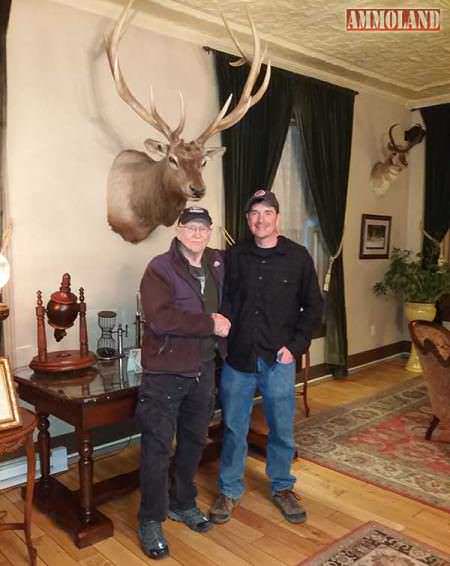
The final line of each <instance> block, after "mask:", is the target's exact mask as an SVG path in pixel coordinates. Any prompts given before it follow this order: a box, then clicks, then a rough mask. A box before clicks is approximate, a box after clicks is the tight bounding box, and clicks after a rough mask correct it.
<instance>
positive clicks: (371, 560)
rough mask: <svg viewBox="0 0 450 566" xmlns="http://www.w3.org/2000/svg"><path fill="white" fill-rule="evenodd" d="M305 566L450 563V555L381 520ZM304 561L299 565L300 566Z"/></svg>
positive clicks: (443, 565) (449, 565)
mask: <svg viewBox="0 0 450 566" xmlns="http://www.w3.org/2000/svg"><path fill="white" fill-rule="evenodd" d="M300 564H301V565H302V566H348V565H349V564H353V565H356V566H423V565H424V564H426V565H427V566H450V556H448V555H446V554H444V553H443V552H440V551H438V550H436V549H435V548H432V547H431V546H428V545H426V544H423V543H421V542H419V541H417V540H414V539H411V538H409V537H407V536H405V535H403V534H402V533H399V532H398V531H393V530H391V529H388V528H387V527H385V526H384V525H380V524H379V523H366V524H365V525H362V526H361V527H359V528H358V529H356V530H355V531H353V532H351V533H349V534H348V535H346V536H344V537H342V538H341V539H339V540H338V541H337V542H335V543H333V544H331V545H330V546H328V547H327V548H326V549H325V550H322V551H321V552H319V553H318V554H316V555H315V556H313V557H312V558H308V559H307V560H304V561H303V562H300ZM300 564H299V565H298V566H300Z"/></svg>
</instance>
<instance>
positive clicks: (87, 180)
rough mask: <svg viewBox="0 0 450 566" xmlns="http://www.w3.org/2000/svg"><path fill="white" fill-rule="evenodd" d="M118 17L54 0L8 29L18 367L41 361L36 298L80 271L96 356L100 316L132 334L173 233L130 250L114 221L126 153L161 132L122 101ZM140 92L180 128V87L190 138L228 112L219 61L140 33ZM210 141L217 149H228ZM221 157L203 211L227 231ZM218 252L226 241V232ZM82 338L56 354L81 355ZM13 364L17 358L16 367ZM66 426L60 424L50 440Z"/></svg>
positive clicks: (20, 14) (22, 12)
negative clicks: (108, 52)
mask: <svg viewBox="0 0 450 566" xmlns="http://www.w3.org/2000/svg"><path fill="white" fill-rule="evenodd" d="M111 23H112V22H111V20H108V19H106V18H101V17H98V16H95V15H93V14H90V13H87V12H85V11H79V10H76V9H73V8H69V7H65V6H63V5H60V4H55V3H53V2H49V1H47V0H15V1H14V2H13V5H12V11H11V19H10V27H9V32H8V46H7V48H8V138H7V167H8V191H9V195H8V196H9V210H10V215H11V218H12V221H13V226H14V231H13V239H12V249H11V260H12V270H13V271H12V292H10V297H11V302H10V306H11V317H10V320H9V324H10V334H11V335H12V343H13V346H14V348H13V350H12V351H11V359H12V365H15V366H16V367H17V366H22V365H28V363H29V362H30V361H31V358H32V357H33V356H34V355H35V354H36V330H35V326H36V324H35V310H34V309H35V301H36V291H37V290H38V289H40V290H42V292H43V295H44V297H45V300H48V298H49V296H50V293H52V292H53V291H56V290H57V289H58V288H59V284H60V280H61V275H62V274H63V273H64V272H66V271H67V272H69V273H70V274H71V275H72V290H77V289H78V288H79V287H80V286H83V287H84V288H85V292H86V302H87V306H88V316H87V319H88V332H89V341H90V349H91V350H94V351H95V349H96V341H97V338H98V336H99V334H100V332H99V328H98V325H97V313H98V311H99V310H102V309H112V310H115V311H117V312H118V315H119V316H118V318H119V321H121V322H122V323H124V324H125V323H128V324H129V325H130V331H131V334H132V335H133V326H132V323H133V320H134V312H135V294H136V290H137V288H138V286H139V282H140V278H141V276H142V273H143V271H144V268H145V266H146V264H147V262H148V261H149V260H150V259H151V258H152V257H153V256H155V255H156V254H158V253H161V252H163V251H165V250H166V249H167V247H168V245H169V243H170V240H171V238H172V237H173V235H174V230H173V228H165V227H160V228H157V230H156V231H155V232H154V233H153V234H152V235H151V236H150V237H149V238H148V239H147V240H146V241H145V242H143V243H141V244H138V245H133V244H129V243H127V242H124V241H123V240H122V239H121V238H120V237H119V236H118V235H117V234H114V233H113V232H112V231H111V230H110V229H109V227H108V226H107V223H106V204H105V200H106V177H107V174H108V170H109V167H110V165H111V163H112V160H113V159H114V156H115V155H116V154H117V153H118V152H119V151H120V150H121V149H124V148H135V149H143V141H144V139H146V138H148V137H153V136H154V137H156V138H158V135H157V134H156V133H155V132H154V131H153V130H152V129H151V128H150V127H149V126H147V125H146V124H145V123H144V122H142V121H141V120H140V119H139V118H138V117H137V116H136V115H135V114H134V112H133V111H132V110H131V109H129V108H128V107H127V106H126V104H125V103H123V102H122V100H121V99H120V98H119V96H118V95H117V93H116V91H115V88H114V85H113V81H112V79H111V76H110V73H109V68H108V66H107V61H106V57H105V54H104V51H103V47H102V38H103V34H104V32H105V31H106V30H108V29H110V27H111ZM121 62H122V68H123V71H124V74H125V75H126V77H127V80H128V82H129V84H130V85H131V86H132V90H133V91H134V93H135V94H136V95H137V96H138V98H140V100H142V101H145V102H146V101H147V100H148V92H149V91H148V89H149V86H150V84H152V85H153V88H154V93H155V98H156V101H157V107H158V110H159V111H160V112H161V113H162V115H163V116H164V117H166V118H167V120H168V121H169V123H171V124H176V123H177V121H178V117H179V116H178V112H179V106H178V89H181V90H182V92H183V95H184V98H185V101H186V107H187V108H186V111H187V122H186V128H185V132H184V136H185V138H186V139H192V138H193V137H195V136H196V135H198V134H199V133H200V131H201V130H202V129H203V128H204V127H205V126H206V124H207V123H208V122H209V121H210V120H211V119H212V118H213V117H214V116H215V114H216V113H217V111H218V98H217V90H216V81H215V74H214V69H213V60H212V57H211V56H210V55H208V54H207V53H206V52H205V51H204V50H203V49H202V48H201V47H198V46H193V45H191V44H187V43H185V42H183V41H179V40H174V39H169V38H166V37H163V36H160V35H157V34H155V33H152V32H149V31H146V30H143V29H139V28H137V27H134V26H131V27H130V29H129V33H128V35H127V36H126V38H125V40H124V42H123V45H122V50H121ZM219 144H220V141H219V140H218V139H212V140H211V145H219ZM221 171H222V166H221V162H220V159H218V160H213V161H211V162H210V163H209V164H208V166H207V167H206V169H205V173H204V178H205V181H206V183H207V186H208V192H207V195H206V197H205V198H204V199H203V200H202V205H203V206H206V207H207V208H208V209H209V210H210V212H211V214H212V217H213V219H214V221H215V222H216V224H217V225H221V224H222V223H223V221H222V219H223V186H222V172H221ZM211 245H217V246H219V245H221V237H220V234H219V230H218V229H216V230H215V233H214V234H213V237H212V240H211ZM77 331H78V328H73V329H71V330H70V331H69V332H68V335H67V337H66V338H65V339H64V340H63V341H62V342H60V343H59V344H56V343H55V342H54V340H53V338H52V333H50V331H48V333H47V338H48V348H49V351H52V350H56V349H69V348H73V347H77V345H78V343H77V340H78V338H77V336H78V334H77ZM14 358H15V359H14ZM66 430H68V427H67V426H62V423H60V422H58V421H54V420H53V421H52V432H53V433H60V432H65V431H66Z"/></svg>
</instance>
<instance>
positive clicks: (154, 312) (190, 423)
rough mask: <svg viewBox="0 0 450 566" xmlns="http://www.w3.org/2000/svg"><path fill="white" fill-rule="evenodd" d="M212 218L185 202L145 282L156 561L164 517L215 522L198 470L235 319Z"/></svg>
mask: <svg viewBox="0 0 450 566" xmlns="http://www.w3.org/2000/svg"><path fill="white" fill-rule="evenodd" d="M211 224H212V221H211V217H210V215H209V213H208V211H207V210H206V209H204V208H197V207H191V208H186V209H185V210H184V211H183V212H182V213H181V216H180V218H179V222H178V226H177V233H176V238H175V239H174V240H173V241H172V244H171V246H170V249H169V251H168V252H166V253H164V254H162V255H160V256H157V257H155V258H154V259H153V260H152V261H151V262H150V263H149V265H148V267H147V269H146V271H145V273H144V276H143V279H142V283H141V297H142V305H143V308H144V313H145V328H144V341H143V349H142V363H143V368H144V375H143V378H142V385H141V388H140V392H139V397H138V404H137V409H136V419H137V423H138V426H139V428H140V430H141V432H142V438H141V467H140V476H141V477H140V479H141V483H140V485H141V494H142V498H141V506H140V510H139V537H140V541H141V545H142V548H143V550H144V552H145V553H146V554H147V555H148V556H150V557H151V558H155V559H157V558H162V557H164V556H167V555H168V554H169V548H168V544H167V541H166V539H165V537H164V534H163V531H162V527H161V523H162V522H163V521H164V520H165V519H166V517H167V516H169V518H171V519H174V520H175V521H182V522H184V523H185V524H186V525H187V526H188V527H190V528H191V529H193V530H194V531H197V532H205V531H207V530H209V529H210V528H211V526H212V525H211V523H210V522H209V521H208V518H207V517H206V516H205V515H204V514H203V513H202V512H201V511H200V510H199V509H198V507H197V505H196V502H195V498H196V495H197V490H196V487H195V484H194V475H195V473H196V471H197V467H198V464H199V462H200V458H201V455H202V451H203V448H204V446H205V443H206V439H207V433H208V423H209V419H210V415H211V410H212V406H213V403H214V368H215V362H214V358H215V353H216V346H217V345H218V343H219V342H220V337H222V338H223V337H225V336H227V334H228V331H229V328H230V323H229V321H228V320H227V319H226V318H225V317H224V316H222V315H221V314H218V312H217V311H218V306H219V304H220V301H221V294H222V293H221V287H222V279H223V260H222V253H221V252H220V251H218V250H213V249H210V248H207V244H208V242H209V240H210V237H211ZM219 346H220V344H219ZM175 434H176V439H177V443H176V450H175V456H174V464H175V474H174V478H173V482H172V485H171V486H170V497H169V496H168V489H169V481H168V469H169V458H170V455H171V451H172V443H173V440H174V437H175Z"/></svg>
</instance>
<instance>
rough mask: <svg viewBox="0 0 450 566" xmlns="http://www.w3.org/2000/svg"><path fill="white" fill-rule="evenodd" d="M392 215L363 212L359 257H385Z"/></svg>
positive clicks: (387, 251)
mask: <svg viewBox="0 0 450 566" xmlns="http://www.w3.org/2000/svg"><path fill="white" fill-rule="evenodd" d="M391 221H392V216H381V215H378V214H363V215H362V219H361V241H360V246H359V259H387V258H388V257H389V244H390V240H391Z"/></svg>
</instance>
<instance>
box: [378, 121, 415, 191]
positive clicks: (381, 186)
mask: <svg viewBox="0 0 450 566" xmlns="http://www.w3.org/2000/svg"><path fill="white" fill-rule="evenodd" d="M396 126H398V124H393V125H392V126H391V127H390V128H389V134H388V135H389V142H388V144H387V147H386V149H387V153H388V155H387V158H386V160H385V161H383V162H381V161H378V162H377V163H375V165H374V166H373V168H372V171H371V173H370V186H371V188H372V190H373V191H374V193H375V194H376V195H377V196H383V195H385V194H386V192H387V190H388V189H389V187H390V186H391V183H392V182H393V181H394V180H395V179H396V178H397V177H398V176H399V175H400V173H401V172H402V171H403V169H406V167H408V161H407V160H406V154H407V153H408V151H409V150H410V149H411V148H412V147H414V146H415V145H417V144H418V143H420V142H421V141H422V140H423V138H424V136H425V133H426V132H425V130H424V129H423V128H422V126H421V125H420V124H416V125H415V126H413V127H412V128H410V129H409V130H406V131H405V141H406V142H407V143H406V144H405V145H398V144H397V143H396V142H395V140H394V137H393V134H392V131H393V129H394V128H395V127H396Z"/></svg>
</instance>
